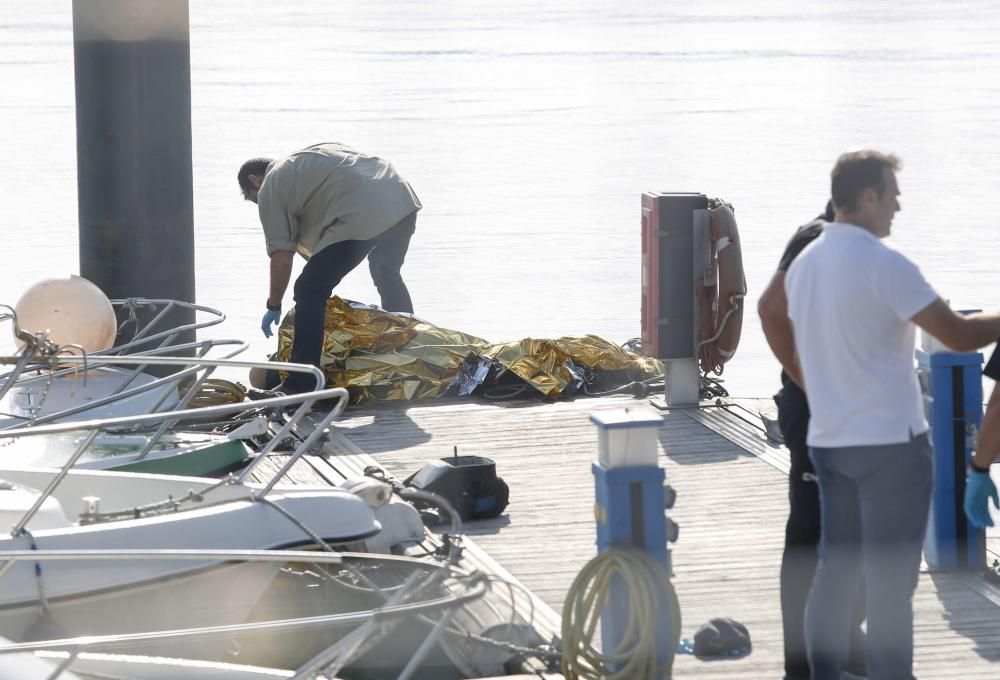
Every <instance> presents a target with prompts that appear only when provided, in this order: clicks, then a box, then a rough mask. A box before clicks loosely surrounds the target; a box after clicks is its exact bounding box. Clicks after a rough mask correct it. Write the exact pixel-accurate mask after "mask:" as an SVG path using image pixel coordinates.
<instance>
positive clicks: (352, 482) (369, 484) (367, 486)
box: [337, 477, 392, 509]
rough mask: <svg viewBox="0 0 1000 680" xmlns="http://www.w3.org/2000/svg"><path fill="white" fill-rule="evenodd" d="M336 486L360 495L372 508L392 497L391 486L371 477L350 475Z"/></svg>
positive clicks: (381, 504)
mask: <svg viewBox="0 0 1000 680" xmlns="http://www.w3.org/2000/svg"><path fill="white" fill-rule="evenodd" d="M337 486H339V487H340V488H341V489H343V490H345V491H350V492H351V493H353V494H354V495H355V496H360V497H361V498H362V499H363V500H364V501H365V503H367V504H368V507H370V508H372V509H375V508H380V507H382V506H383V505H385V504H386V503H388V502H389V499H390V498H392V486H390V485H389V484H387V483H386V482H383V481H380V480H378V479H375V478H373V477H351V478H349V479H345V480H344V481H342V482H341V483H340V484H338V485H337Z"/></svg>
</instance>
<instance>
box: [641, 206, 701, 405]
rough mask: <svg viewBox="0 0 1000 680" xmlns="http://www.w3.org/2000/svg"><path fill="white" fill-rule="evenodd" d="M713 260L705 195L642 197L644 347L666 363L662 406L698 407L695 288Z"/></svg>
mask: <svg viewBox="0 0 1000 680" xmlns="http://www.w3.org/2000/svg"><path fill="white" fill-rule="evenodd" d="M710 260H711V251H710V239H709V235H708V198H707V197H706V196H705V195H704V194H685V193H645V194H643V195H642V346H643V351H644V352H645V353H646V354H649V355H650V356H655V357H657V358H660V359H665V360H666V373H665V376H664V378H665V383H666V391H665V395H664V396H665V398H666V405H667V406H697V405H698V400H699V388H700V384H701V374H700V372H699V370H698V352H697V347H696V342H697V338H698V330H697V322H698V314H699V310H698V305H697V303H696V299H695V298H696V292H695V282H696V280H697V279H698V278H699V277H700V276H702V274H703V272H704V271H705V269H706V268H707V267H708V265H709V262H710Z"/></svg>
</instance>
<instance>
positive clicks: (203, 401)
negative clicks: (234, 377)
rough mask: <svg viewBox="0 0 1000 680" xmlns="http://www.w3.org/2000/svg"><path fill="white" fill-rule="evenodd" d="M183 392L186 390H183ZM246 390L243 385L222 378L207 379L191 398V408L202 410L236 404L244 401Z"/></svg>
mask: <svg viewBox="0 0 1000 680" xmlns="http://www.w3.org/2000/svg"><path fill="white" fill-rule="evenodd" d="M184 391H185V392H186V391H187V390H184ZM246 396H247V390H246V388H245V387H243V385H241V384H239V383H235V382H230V381H228V380H223V379H222V378H209V379H208V380H206V381H205V382H204V383H203V384H202V385H201V387H200V388H198V392H197V393H196V394H195V395H194V397H192V398H191V401H190V402H188V405H189V406H190V407H191V408H204V407H206V406H218V405H220V404H238V403H240V402H241V401H243V400H244V399H246Z"/></svg>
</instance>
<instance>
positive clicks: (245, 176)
mask: <svg viewBox="0 0 1000 680" xmlns="http://www.w3.org/2000/svg"><path fill="white" fill-rule="evenodd" d="M272 161H274V159H273V158H251V159H250V160H248V161H247V162H246V163H244V164H243V165H241V166H240V171H239V172H238V173H236V181H237V182H239V183H240V190H241V191H243V192H247V191H253V190H254V189H255V188H256V187H255V186H254V185H253V184H250V175H260V176H261V177H263V176H264V173H265V172H267V166H269V165H270V164H271V163H272Z"/></svg>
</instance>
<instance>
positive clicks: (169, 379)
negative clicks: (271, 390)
mask: <svg viewBox="0 0 1000 680" xmlns="http://www.w3.org/2000/svg"><path fill="white" fill-rule="evenodd" d="M231 344H236V345H237V347H236V349H234V350H232V351H231V352H230V353H228V354H225V355H223V356H222V357H221V358H222V359H231V358H232V357H234V356H236V355H238V354H240V353H241V352H243V351H244V350H245V349H246V348H247V347H248V344H247V343H245V342H243V341H240V340H209V341H202V342H197V343H187V344H185V345H174V346H172V347H166V348H162V349H158V350H152V351H150V352H148V353H146V354H143V355H142V356H145V357H154V356H155V357H156V359H154V360H152V361H147V362H143V363H142V364H141V365H137V366H136V368H135V370H134V371H133V372H132V375H131V376H130V378H129V379H128V380H125V381H123V383H122V385H120V386H119V387H118V388H116V390H115V391H114V392H112V393H111V394H108V395H107V396H104V397H101V398H99V399H94V400H93V401H89V402H87V403H86V404H81V405H79V406H73V407H70V408H67V409H63V410H62V411H57V412H55V413H49V414H47V415H44V416H39V417H37V418H35V419H34V420H33V421H32V425H39V424H43V423H48V422H52V421H56V420H61V419H63V418H67V417H69V416H73V415H76V414H77V413H83V412H86V411H90V410H93V409H95V408H99V407H101V406H105V405H107V404H110V403H113V402H115V401H118V400H121V399H127V398H129V397H133V396H135V395H138V394H142V393H144V392H151V391H153V390H157V389H160V388H163V387H169V386H170V385H173V384H176V383H180V382H181V381H183V380H184V379H186V378H187V377H188V376H191V375H193V374H196V373H197V372H198V371H199V370H201V369H202V365H203V364H204V363H205V361H206V359H204V358H203V357H199V358H195V357H192V358H189V359H188V360H187V362H188V363H189V364H193V365H191V366H189V367H188V368H184V369H182V370H180V371H177V372H176V373H173V374H171V375H169V376H165V377H162V378H156V379H155V380H152V381H150V382H148V383H146V384H145V385H139V386H137V387H132V388H129V389H124V388H125V387H126V386H127V385H128V384H129V383H130V382H131V380H132V379H134V378H135V376H136V375H138V373H139V371H141V370H142V368H143V367H145V366H147V365H149V364H150V363H153V364H158V363H159V359H160V358H162V357H158V356H156V354H157V352H165V351H175V350H176V351H184V350H185V349H188V348H190V347H204V348H206V351H207V350H208V349H212V348H214V347H221V346H223V345H231ZM78 358H79V357H78ZM81 360H82V358H81ZM122 363H123V362H122V360H121V357H93V356H91V357H90V358H89V360H88V361H87V363H86V368H84V369H83V370H84V371H89V370H94V369H96V368H100V367H103V366H106V365H107V366H120V365H122ZM268 366H270V363H268ZM80 370H81V369H80V368H79V367H78V366H72V367H70V368H64V369H60V370H56V371H54V372H52V373H49V374H46V375H39V376H31V377H26V378H21V379H19V380H18V384H20V385H30V384H32V383H35V382H41V381H46V380H49V379H51V378H56V377H61V376H64V375H72V374H78V373H79V372H80ZM206 377H207V376H206ZM167 393H168V390H164V394H163V395H162V396H161V399H160V400H159V401H158V402H157V408H158V407H159V406H160V405H161V404H162V402H163V399H164V398H165V397H166V394H167ZM15 427H21V424H20V423H15V424H12V425H10V426H8V428H0V429H9V428H15Z"/></svg>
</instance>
